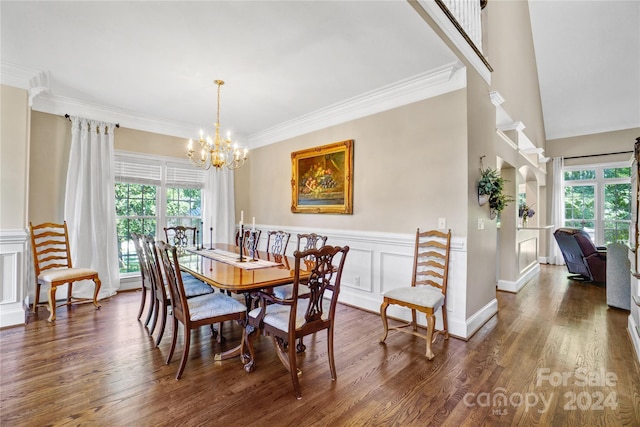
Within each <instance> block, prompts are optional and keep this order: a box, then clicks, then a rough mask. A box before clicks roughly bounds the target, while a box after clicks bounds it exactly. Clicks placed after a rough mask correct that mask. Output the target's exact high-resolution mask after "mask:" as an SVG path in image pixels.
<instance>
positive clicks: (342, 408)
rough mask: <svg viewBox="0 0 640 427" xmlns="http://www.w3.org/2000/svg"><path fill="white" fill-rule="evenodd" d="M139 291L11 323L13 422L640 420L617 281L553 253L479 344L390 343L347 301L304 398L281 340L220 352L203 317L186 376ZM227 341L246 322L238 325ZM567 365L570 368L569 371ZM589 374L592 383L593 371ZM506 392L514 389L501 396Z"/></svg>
mask: <svg viewBox="0 0 640 427" xmlns="http://www.w3.org/2000/svg"><path fill="white" fill-rule="evenodd" d="M139 297H140V294H139V293H137V292H126V293H121V294H118V295H117V296H115V297H113V298H111V299H109V300H103V301H101V304H102V309H100V310H99V311H96V310H94V309H93V308H92V307H91V306H90V305H81V306H76V307H73V308H70V309H65V308H61V309H58V313H57V314H58V320H57V321H56V324H55V325H50V324H48V322H47V321H46V318H47V316H48V312H47V310H45V309H40V311H39V314H38V316H37V319H35V318H32V320H31V321H30V323H29V324H28V325H26V326H19V327H14V328H8V329H4V330H2V331H0V362H1V366H0V375H1V379H0V405H1V407H0V424H1V425H2V426H40V425H98V426H103V425H104V426H156V425H214V424H215V425H219V426H225V427H226V426H283V425H295V426H364V425H367V426H372V425H376V426H378V425H380V426H390V425H393V426H427V425H436V426H437V425H451V426H460V425H466V426H480V425H522V426H529V425H544V426H547V425H554V426H558V425H566V426H574V425H575V426H587V425H588V426H596V425H599V426H627V425H629V426H631V425H636V426H638V425H640V367H639V366H638V363H637V361H636V358H635V355H634V353H633V348H632V344H631V342H630V339H629V337H628V335H627V331H626V326H627V316H628V312H627V311H623V310H618V309H613V308H608V307H607V305H606V298H605V289H604V288H603V287H599V286H596V285H593V284H584V283H580V282H573V281H569V280H567V279H566V269H565V268H561V267H553V266H543V267H542V271H541V273H540V275H538V277H536V278H534V279H533V280H532V282H531V283H529V284H528V285H527V286H526V287H525V288H523V289H522V290H521V291H520V293H519V294H508V293H502V292H498V302H499V313H498V314H497V316H495V317H494V318H492V319H491V320H490V321H489V322H488V323H487V324H485V325H484V326H483V327H482V328H481V329H480V330H479V331H478V332H477V333H476V334H475V335H474V336H473V337H472V338H471V339H470V340H469V341H468V342H464V341H461V340H457V339H454V338H451V339H449V341H446V342H445V341H443V340H442V337H439V338H438V340H437V341H436V343H435V344H434V346H433V351H434V353H435V354H436V357H435V359H434V360H433V361H431V362H429V361H427V360H426V359H425V357H424V348H425V345H424V341H422V340H420V339H418V338H415V337H411V336H409V335H406V334H399V333H393V332H392V333H390V334H389V337H388V338H387V341H386V344H385V345H382V344H380V343H379V342H378V340H379V337H380V335H381V333H382V323H381V320H380V318H379V316H378V315H377V314H372V313H367V312H363V311H361V310H357V309H354V308H351V307H346V306H342V305H340V306H339V307H338V328H337V331H336V337H335V358H336V367H337V373H338V380H337V381H336V382H332V381H331V376H330V373H329V364H328V360H327V349H326V335H325V334H317V336H316V337H315V338H312V337H308V338H307V339H306V340H305V344H306V345H307V350H306V353H305V354H303V355H302V356H301V357H300V365H301V369H302V370H303V372H304V374H303V375H302V377H301V387H302V400H296V399H295V396H294V394H293V386H292V384H291V379H290V377H289V375H288V373H287V372H286V371H285V369H284V368H283V366H282V365H281V363H280V361H279V360H278V358H277V357H276V355H275V353H274V351H273V348H272V344H271V342H270V341H269V340H268V339H266V338H264V337H261V338H259V339H257V340H256V344H257V346H256V347H257V348H256V350H257V362H256V365H257V368H256V370H255V372H253V373H250V374H249V373H246V372H245V371H244V370H243V368H242V364H241V363H240V360H239V359H231V360H225V361H222V362H214V361H213V354H214V353H217V352H219V351H220V344H218V343H217V342H216V341H215V340H214V339H213V338H212V335H211V330H210V329H209V328H207V327H203V328H201V329H200V330H198V331H195V332H194V333H193V339H192V342H191V345H192V347H191V351H190V354H189V360H188V362H187V366H186V368H185V371H184V375H183V377H182V379H181V380H179V381H177V380H176V379H175V378H174V376H175V374H176V370H177V369H178V364H179V361H180V355H181V350H182V347H181V346H182V331H180V336H179V338H178V345H177V348H176V353H177V354H176V355H174V358H173V360H172V362H171V364H170V365H165V363H164V360H165V357H166V355H167V353H168V351H169V346H170V340H171V326H170V324H169V325H168V328H167V331H166V332H165V336H164V338H163V340H162V342H161V344H160V347H159V348H154V345H153V340H152V338H151V337H149V335H148V333H147V331H146V329H145V328H144V326H143V325H142V323H141V322H139V321H138V320H136V318H135V317H136V314H137V311H138V306H139ZM224 333H225V337H226V338H227V340H226V343H224V344H223V345H222V347H223V348H229V347H232V346H234V345H236V344H237V343H238V342H239V339H240V333H241V329H240V327H239V326H237V325H235V324H234V325H231V324H230V323H227V324H225V332H224ZM563 378H564V380H563ZM583 383H586V384H583ZM501 398H504V399H506V401H502V400H500V399H501Z"/></svg>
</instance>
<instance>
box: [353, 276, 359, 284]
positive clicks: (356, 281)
mask: <svg viewBox="0 0 640 427" xmlns="http://www.w3.org/2000/svg"><path fill="white" fill-rule="evenodd" d="M353 284H354V285H356V286H360V276H356V277H354V278H353Z"/></svg>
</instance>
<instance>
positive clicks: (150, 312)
mask: <svg viewBox="0 0 640 427" xmlns="http://www.w3.org/2000/svg"><path fill="white" fill-rule="evenodd" d="M144 294H145V295H144V298H145V299H146V298H147V295H146V294H147V291H146V289H145V291H144ZM155 300H156V296H155V294H154V293H153V289H149V309H148V310H147V318H146V319H145V320H144V326H148V325H149V321H150V320H151V316H152V315H153V305H154V301H155Z"/></svg>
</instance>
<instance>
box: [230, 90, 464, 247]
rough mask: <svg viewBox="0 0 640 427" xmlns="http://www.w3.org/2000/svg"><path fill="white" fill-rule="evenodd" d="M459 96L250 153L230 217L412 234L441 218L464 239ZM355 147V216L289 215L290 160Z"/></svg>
mask: <svg viewBox="0 0 640 427" xmlns="http://www.w3.org/2000/svg"><path fill="white" fill-rule="evenodd" d="M465 102H466V101H465V91H464V90H460V91H456V92H453V93H450V94H446V95H442V96H439V97H436V98H432V99H429V100H425V101H421V102H417V103H414V104H410V105H406V106H403V107H400V108H396V109H393V110H390V111H386V112H383V113H379V114H375V115H372V116H369V117H365V118H362V119H358V120H354V121H351V122H347V123H344V124H340V125H337V126H332V127H330V128H327V129H323V130H320V131H317V132H313V133H310V134H307V135H303V136H300V137H296V138H292V139H289V140H287V141H283V142H281V143H278V144H273V145H269V146H266V147H261V148H258V149H256V150H253V151H252V152H251V154H250V157H251V161H250V164H249V167H248V168H245V169H241V170H239V171H238V172H237V174H236V210H237V211H238V212H239V211H240V210H244V213H245V221H247V218H251V217H253V216H255V217H256V222H257V223H259V224H270V225H279V224H281V225H287V226H296V227H305V228H308V229H309V231H313V230H315V229H318V228H327V229H349V230H362V231H380V232H397V233H413V232H415V228H416V227H420V228H437V225H438V218H441V217H442V218H446V219H447V226H448V227H450V228H452V232H453V234H454V235H458V236H464V235H465V234H466V227H467V225H466V221H467V220H466V218H467V215H466V198H465V197H464V195H465V194H466V192H467V190H466V189H467V177H466V175H467V173H466V168H467V166H466V160H465V158H466V124H465V123H466V109H465ZM346 139H353V140H354V141H355V142H354V170H353V176H354V198H353V215H333V214H300V213H296V214H294V213H291V152H292V151H297V150H301V149H305V148H310V147H315V146H320V145H325V144H329V143H332V142H337V141H343V140H346Z"/></svg>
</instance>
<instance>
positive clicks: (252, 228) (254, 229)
mask: <svg viewBox="0 0 640 427" xmlns="http://www.w3.org/2000/svg"><path fill="white" fill-rule="evenodd" d="M251 231H256V217H255V216H254V217H253V224H252V227H251Z"/></svg>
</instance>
